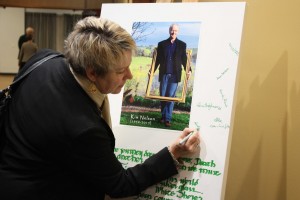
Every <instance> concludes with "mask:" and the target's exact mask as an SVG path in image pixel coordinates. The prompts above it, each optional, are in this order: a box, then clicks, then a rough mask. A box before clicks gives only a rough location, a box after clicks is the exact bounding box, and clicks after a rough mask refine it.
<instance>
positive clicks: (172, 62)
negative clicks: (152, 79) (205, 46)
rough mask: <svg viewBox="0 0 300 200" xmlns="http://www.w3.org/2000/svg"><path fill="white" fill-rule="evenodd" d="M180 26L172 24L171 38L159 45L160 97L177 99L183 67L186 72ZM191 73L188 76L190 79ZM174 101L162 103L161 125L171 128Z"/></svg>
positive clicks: (156, 64) (157, 62)
mask: <svg viewBox="0 0 300 200" xmlns="http://www.w3.org/2000/svg"><path fill="white" fill-rule="evenodd" d="M178 32H179V26H178V25H177V24H172V25H171V26H170V27H169V34H170V37H169V38H168V39H166V40H163V41H161V42H159V43H158V45H157V56H156V62H155V68H154V72H155V71H156V69H157V68H158V67H159V82H160V88H159V92H160V96H162V97H175V95H176V91H177V87H178V83H179V82H180V81H181V72H182V67H183V68H184V70H186V64H187V55H186V43H185V42H183V41H181V40H179V39H178V38H177V34H178ZM190 75H191V71H189V72H188V74H187V79H189V77H190ZM173 108H174V101H161V115H162V116H161V120H160V122H161V123H165V126H167V127H170V126H171V120H172V113H173Z"/></svg>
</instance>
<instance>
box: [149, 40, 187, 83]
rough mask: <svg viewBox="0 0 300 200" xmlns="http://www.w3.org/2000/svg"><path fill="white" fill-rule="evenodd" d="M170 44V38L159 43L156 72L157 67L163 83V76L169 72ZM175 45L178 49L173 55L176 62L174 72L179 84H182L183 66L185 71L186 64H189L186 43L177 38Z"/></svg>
mask: <svg viewBox="0 0 300 200" xmlns="http://www.w3.org/2000/svg"><path fill="white" fill-rule="evenodd" d="M169 43H170V38H169V39H167V40H163V41H161V42H159V43H158V45H157V55H156V60H155V68H154V71H156V69H157V67H158V66H159V81H162V78H163V75H164V74H165V73H166V70H167V55H168V52H167V50H168V48H167V45H168V44H169ZM175 43H176V49H175V52H174V54H173V60H174V65H173V72H174V73H175V74H176V75H177V82H180V81H181V71H182V66H183V68H184V70H186V63H187V55H186V43H185V42H183V41H181V40H179V39H177V38H176V40H175Z"/></svg>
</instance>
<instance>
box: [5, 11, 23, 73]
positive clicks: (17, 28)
mask: <svg viewBox="0 0 300 200" xmlns="http://www.w3.org/2000/svg"><path fill="white" fill-rule="evenodd" d="M24 19H25V14H24V8H0V27H1V31H0V55H1V56H0V73H2V72H4V73H11V72H17V71H18V52H19V48H18V40H19V37H20V35H22V34H24V31H25V30H24V23H25V20H24ZM8 22H9V23H8Z"/></svg>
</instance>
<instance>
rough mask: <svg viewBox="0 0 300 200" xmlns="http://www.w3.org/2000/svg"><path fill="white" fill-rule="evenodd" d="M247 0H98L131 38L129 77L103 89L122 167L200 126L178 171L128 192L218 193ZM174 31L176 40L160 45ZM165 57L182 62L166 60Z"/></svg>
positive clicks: (213, 197) (211, 196) (161, 199)
mask: <svg viewBox="0 0 300 200" xmlns="http://www.w3.org/2000/svg"><path fill="white" fill-rule="evenodd" d="M245 5H246V4H245V3H244V2H222V3H161V4H160V3H156V4H148V3H146V4H144V3H143V4H103V5H102V10H101V17H104V18H108V19H110V20H112V21H115V22H117V23H118V24H120V25H121V26H122V27H123V28H125V29H126V30H127V31H128V32H129V33H131V34H132V37H133V38H134V40H135V41H136V44H137V51H136V53H135V55H134V56H133V58H132V63H131V66H130V69H131V71H132V74H133V78H132V79H131V80H129V81H128V82H127V83H126V84H125V86H124V89H123V91H122V92H121V93H120V94H118V95H109V99H110V105H111V113H112V123H113V131H114V134H115V137H116V148H115V154H116V156H117V158H118V159H119V160H120V162H121V163H122V164H123V166H124V168H128V167H131V166H134V165H136V164H139V163H142V162H143V161H144V160H145V159H147V158H148V157H149V156H151V155H153V154H155V153H156V152H157V151H159V150H160V149H162V148H164V147H165V146H167V145H169V144H170V143H171V142H172V141H173V140H174V139H175V138H177V137H178V136H179V134H180V133H181V130H183V129H184V128H185V127H192V128H199V129H200V134H201V144H200V151H199V154H197V155H193V156H192V157H185V158H182V160H183V161H184V163H183V165H182V166H181V167H180V170H179V171H180V172H179V174H178V175H176V176H173V177H171V178H169V179H167V180H165V181H162V182H160V183H158V184H156V185H154V186H152V187H150V188H148V189H147V190H145V191H143V192H142V193H141V194H140V195H139V196H136V197H131V198H128V199H133V198H134V199H140V200H144V199H153V200H173V199H192V200H200V199H201V200H218V199H223V196H224V191H225V187H226V176H227V166H228V156H229V151H230V140H231V128H232V126H233V124H232V122H233V118H234V97H235V88H236V87H237V84H236V77H237V74H238V58H239V49H240V42H241V36H242V28H243V19H244V11H245ZM173 25H175V26H176V27H177V28H175V29H176V30H173V29H174V28H172V27H174V26H173ZM174 32H175V33H174ZM174 34H175V36H176V40H177V41H178V42H177V43H176V45H175V46H172V45H169V46H168V47H165V46H167V45H164V44H165V41H166V40H168V38H170V37H172V36H174ZM179 41H180V42H179ZM164 48H165V49H164ZM162 49H164V50H162ZM166 49H167V50H166ZM162 54H164V55H163V56H162ZM167 59H169V60H171V63H172V64H173V65H176V64H178V63H179V62H181V63H180V64H178V65H179V68H181V69H177V68H175V67H173V68H172V67H167V65H166V67H165V68H164V65H165V63H167V61H164V60H167ZM170 70H171V71H170ZM166 74H167V75H166ZM174 74H175V76H173V75H174ZM165 83H168V84H165Z"/></svg>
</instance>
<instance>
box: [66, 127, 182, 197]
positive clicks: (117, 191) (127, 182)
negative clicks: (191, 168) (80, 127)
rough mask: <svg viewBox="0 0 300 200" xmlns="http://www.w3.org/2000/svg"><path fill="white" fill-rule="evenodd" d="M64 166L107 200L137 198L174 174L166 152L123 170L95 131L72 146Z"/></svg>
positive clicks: (107, 140) (108, 142)
mask: <svg viewBox="0 0 300 200" xmlns="http://www.w3.org/2000/svg"><path fill="white" fill-rule="evenodd" d="M67 160H68V166H69V167H70V168H72V169H73V170H75V172H76V173H77V174H78V175H79V176H81V177H82V178H83V179H85V180H86V181H87V182H89V183H90V184H91V185H93V186H94V188H95V190H99V191H102V192H104V193H105V194H108V195H109V196H111V197H129V196H133V195H138V194H139V193H140V192H142V191H143V190H145V189H146V188H147V187H149V186H151V185H153V184H155V183H158V182H160V181H162V180H164V179H166V178H168V177H171V176H172V175H175V174H177V173H178V172H177V169H176V166H175V164H174V161H173V159H172V157H171V155H170V153H169V151H168V149H167V148H163V149H162V150H161V151H159V152H158V153H156V154H155V155H153V156H151V157H150V158H148V159H147V160H145V161H144V163H142V164H138V165H136V166H134V167H131V168H128V169H124V168H123V166H122V164H121V163H120V162H119V161H118V159H117V158H116V156H115V154H114V152H113V149H112V147H111V138H109V137H107V133H105V132H103V129H102V130H99V129H90V130H87V131H86V132H85V133H83V134H81V136H79V137H78V138H76V140H74V142H73V143H72V147H71V152H70V156H68V158H67Z"/></svg>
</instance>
